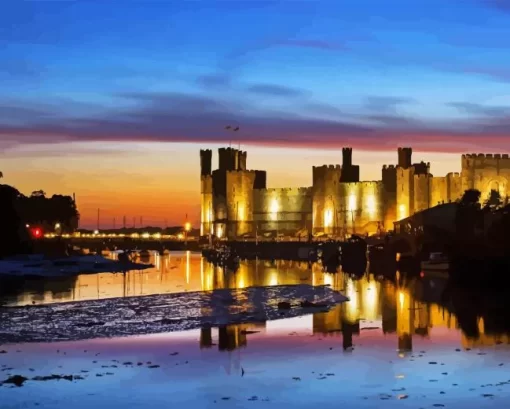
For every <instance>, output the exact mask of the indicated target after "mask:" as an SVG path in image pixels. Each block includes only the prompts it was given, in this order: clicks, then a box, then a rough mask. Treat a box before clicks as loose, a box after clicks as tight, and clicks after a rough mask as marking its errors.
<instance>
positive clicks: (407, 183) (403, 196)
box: [396, 151, 414, 220]
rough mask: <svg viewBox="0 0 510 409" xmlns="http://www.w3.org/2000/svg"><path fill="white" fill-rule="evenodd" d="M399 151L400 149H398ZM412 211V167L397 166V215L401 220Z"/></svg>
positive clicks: (397, 218)
mask: <svg viewBox="0 0 510 409" xmlns="http://www.w3.org/2000/svg"><path fill="white" fill-rule="evenodd" d="M399 152H400V151H399ZM413 213H414V168H413V167H408V168H403V167H400V166H399V167H397V215H396V220H402V219H405V218H406V217H409V216H410V215H412V214H413Z"/></svg>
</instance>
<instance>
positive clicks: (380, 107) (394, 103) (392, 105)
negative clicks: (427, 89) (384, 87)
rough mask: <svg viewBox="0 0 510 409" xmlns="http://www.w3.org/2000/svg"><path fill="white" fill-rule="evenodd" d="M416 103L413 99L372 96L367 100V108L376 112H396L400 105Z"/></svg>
mask: <svg viewBox="0 0 510 409" xmlns="http://www.w3.org/2000/svg"><path fill="white" fill-rule="evenodd" d="M414 103H416V101H415V100H414V99H411V98H404V97H386V96H371V97H368V98H366V101H365V107H366V109H368V110H369V111H374V112H394V111H396V109H397V108H398V107H399V106H400V105H405V104H414Z"/></svg>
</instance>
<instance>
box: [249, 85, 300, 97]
mask: <svg viewBox="0 0 510 409" xmlns="http://www.w3.org/2000/svg"><path fill="white" fill-rule="evenodd" d="M246 90H247V91H248V92H252V93H254V94H260V95H267V96H273V97H289V98H294V97H304V96H306V95H308V93H307V92H305V91H303V90H299V89H296V88H291V87H286V86H283V85H274V84H255V85H251V86H249V87H248V88H247V89H246Z"/></svg>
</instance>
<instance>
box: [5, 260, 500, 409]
mask: <svg viewBox="0 0 510 409" xmlns="http://www.w3.org/2000/svg"><path fill="white" fill-rule="evenodd" d="M150 261H151V262H152V263H153V264H154V265H155V268H153V269H150V270H146V271H142V272H129V273H126V274H97V275H81V276H78V277H77V278H74V279H52V280H49V279H39V280H27V281H24V282H18V283H13V282H5V281H0V304H2V305H4V307H3V308H1V309H0V310H1V311H2V312H1V314H2V320H3V323H4V324H3V325H2V326H0V337H1V336H2V332H3V335H6V334H7V328H11V329H12V328H16V325H18V326H19V330H18V331H17V334H16V335H17V336H18V338H16V342H15V343H12V342H9V341H8V340H7V341H6V340H5V339H4V341H5V343H4V345H0V352H3V353H0V367H1V368H0V381H2V378H4V379H8V377H9V376H13V375H21V376H23V377H25V378H27V380H26V382H24V383H23V386H22V387H16V386H11V385H9V384H4V385H3V386H0V402H2V404H1V405H0V407H2V409H11V408H12V409H14V408H20V407H34V406H37V407H39V408H55V409H57V408H59V409H60V408H64V407H67V406H68V405H69V400H70V399H72V400H73V407H75V408H77V409H79V408H90V407H92V406H94V405H99V406H109V407H112V408H116V407H119V408H120V407H122V408H142V407H149V406H153V407H162V406H168V405H170V404H171V405H180V404H187V405H191V406H193V407H204V408H205V407H226V408H231V407H232V408H234V407H235V408H241V407H242V408H244V407H247V408H248V407H249V408H252V407H259V406H260V407H292V408H309V407H310V406H312V405H313V406H317V407H321V408H337V407H339V405H340V406H342V407H356V408H358V407H366V408H371V407H394V406H395V405H398V406H402V407H413V408H421V407H423V408H426V407H443V406H444V407H449V408H451V407H454V408H456V407H458V408H481V407H487V408H489V407H493V408H500V407H505V406H506V405H508V403H510V375H509V374H508V372H507V368H506V366H507V365H510V363H508V362H510V360H509V358H510V347H509V337H508V330H507V326H508V324H507V322H508V321H509V320H508V315H507V312H506V311H507V310H508V309H507V308H506V303H505V300H497V299H493V298H491V297H490V296H481V295H479V294H474V293H473V292H463V291H453V292H450V293H449V295H448V296H447V297H446V296H445V293H444V291H445V288H446V282H445V281H444V280H438V279H427V280H425V279H422V278H419V277H418V278H414V279H413V278H405V277H400V279H399V280H393V281H387V280H386V281H385V280H382V279H378V278H377V277H373V276H369V275H367V276H364V277H362V278H354V277H350V276H348V275H346V274H343V273H342V272H341V271H339V272H338V273H336V274H329V273H324V272H323V271H322V269H321V267H320V266H319V265H311V266H310V265H308V264H307V263H299V262H289V261H275V262H269V261H261V260H259V261H243V262H241V265H240V268H239V270H238V271H237V272H236V273H232V272H225V271H223V270H222V269H221V268H218V267H214V266H212V265H211V264H209V263H207V262H206V261H204V260H203V259H202V258H201V257H200V255H199V254H195V253H189V252H183V253H173V254H170V255H166V256H160V255H158V254H154V255H153V256H152V259H151V260H150ZM323 284H326V285H329V286H331V288H333V289H334V290H338V291H340V292H342V293H343V294H345V295H346V296H347V297H349V299H350V301H348V302H345V303H341V304H339V305H336V306H334V307H333V308H331V309H330V310H329V311H327V312H322V311H321V312H316V313H306V312H305V313H300V314H297V316H293V315H292V314H289V315H281V316H278V317H276V318H278V319H270V320H266V321H263V322H261V321H258V322H243V323H226V324H224V325H219V326H213V327H211V326H202V327H201V328H200V326H197V327H196V328H193V329H187V328H192V327H185V328H186V330H171V331H164V332H159V333H155V331H152V330H151V329H150V328H149V330H147V331H139V332H137V333H136V334H134V333H132V332H130V333H126V334H123V333H122V328H123V327H125V328H128V324H129V323H130V322H131V321H130V320H132V319H133V318H132V317H131V316H129V317H128V318H125V317H121V318H120V321H119V322H120V324H119V322H117V324H116V325H117V326H114V328H115V331H114V332H113V333H112V334H113V335H112V336H110V337H104V336H101V337H99V336H98V337H94V336H91V335H90V334H91V333H85V335H84V336H82V337H81V338H76V339H77V340H73V339H74V338H69V337H68V336H69V334H71V333H72V331H71V330H70V329H69V328H68V327H66V325H67V324H66V322H65V321H64V322H60V321H59V319H58V318H57V317H59V315H58V314H61V311H62V310H63V309H65V310H66V311H67V310H69V311H71V312H72V313H73V314H76V312H75V311H76V310H80V309H81V310H82V311H83V310H86V311H87V313H88V314H92V313H93V314H95V316H97V317H98V319H101V316H102V317H103V321H104V323H103V324H104V326H108V325H109V324H110V322H111V321H114V320H115V319H117V320H118V319H119V318H118V317H113V318H112V315H111V314H118V313H119V311H117V309H121V308H122V309H125V308H127V307H125V305H126V304H122V303H123V302H124V303H125V302H127V301H128V302H129V303H132V302H138V301H140V300H149V304H152V303H153V302H152V300H158V303H160V302H161V297H163V298H164V297H167V298H164V299H165V300H168V299H171V300H172V303H175V302H179V303H181V304H182V305H180V306H177V307H176V308H183V309H185V310H187V312H188V315H189V316H192V317H193V318H194V319H195V318H196V315H197V314H198V315H200V314H201V313H202V312H203V311H204V309H203V306H201V305H198V306H197V305H194V304H193V302H196V295H197V294H199V295H200V294H205V293H211V292H213V290H214V291H218V290H222V289H231V290H233V291H234V293H235V294H239V291H245V290H247V289H249V288H251V287H265V288H275V289H276V288H283V287H282V286H288V285H302V286H319V285H323ZM235 291H237V292H235ZM151 297H160V298H151ZM175 297H177V298H175ZM175 300H177V301H175ZM165 302H167V301H165ZM106 304H107V305H109V309H108V311H107V312H106V313H105V312H104V310H102V309H98V308H99V307H100V306H102V305H106ZM129 305H131V304H129ZM136 305H137V306H138V307H139V304H136ZM171 305H177V304H171ZM26 306H30V307H26ZM68 307H69V308H68ZM27 308H28V309H27ZM129 308H131V307H129ZM134 309H135V310H136V308H134ZM33 311H35V312H33ZM41 311H45V312H44V314H43V315H42V317H43V318H44V322H45V327H44V328H48V330H46V329H45V330H44V331H43V332H41V331H40V329H39V330H38V329H37V328H36V327H37V325H35V324H33V325H32V324H31V322H32V323H33V322H35V321H29V320H28V319H27V317H31V315H30V314H40V312H41ZM112 311H113V312H112ZM193 311H198V313H197V312H193ZM147 314H149V315H151V314H154V312H153V311H151V310H150V305H149V309H148V313H147ZM204 314H205V313H204ZM178 315H179V316H180V317H181V316H186V311H185V312H183V311H179V314H178ZM52 317H53V318H52ZM143 317H144V318H143V320H141V322H142V323H144V322H145V323H147V320H148V319H147V315H144V316H143ZM38 319H41V317H39V318H38ZM122 320H125V321H122ZM139 321H140V320H139ZM248 321H249V320H248ZM123 322H124V324H122V323H123ZM0 325H1V324H0ZM112 325H113V324H112ZM112 328H113V327H112ZM136 328H140V325H138V326H137V327H136ZM177 329H179V327H177ZM56 330H58V331H59V334H60V335H61V336H62V338H61V339H64V341H60V342H58V343H56V342H50V341H56V340H57V339H53V338H52V337H53V336H54V335H52V331H53V333H56V332H55V331H56ZM92 334H93V333H92ZM11 335H12V334H11ZM45 336H46V337H47V339H46V338H44V337H45ZM66 337H68V338H69V339H68V338H66ZM0 339H1V338H0ZM51 374H59V375H74V376H77V375H78V379H76V380H74V381H73V382H70V381H66V380H47V381H42V380H41V379H42V378H36V379H35V380H34V377H37V376H49V375H51ZM38 379H39V380H38ZM4 398H5V399H4ZM4 402H6V403H5V404H4ZM441 405H443V406H441Z"/></svg>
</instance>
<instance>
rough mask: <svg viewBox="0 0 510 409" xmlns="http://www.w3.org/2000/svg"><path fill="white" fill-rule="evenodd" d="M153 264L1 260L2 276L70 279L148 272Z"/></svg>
mask: <svg viewBox="0 0 510 409" xmlns="http://www.w3.org/2000/svg"><path fill="white" fill-rule="evenodd" d="M151 267H154V266H153V265H151V264H141V263H134V262H132V261H131V260H128V259H124V260H122V261H117V260H112V259H108V258H105V257H103V256H99V255H83V256H71V257H64V258H60V259H46V258H44V256H40V255H37V256H15V257H11V258H8V259H4V260H0V276H2V275H3V276H19V277H25V276H39V277H69V276H74V275H79V274H94V273H116V272H124V271H131V270H146V269H148V268H151Z"/></svg>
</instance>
